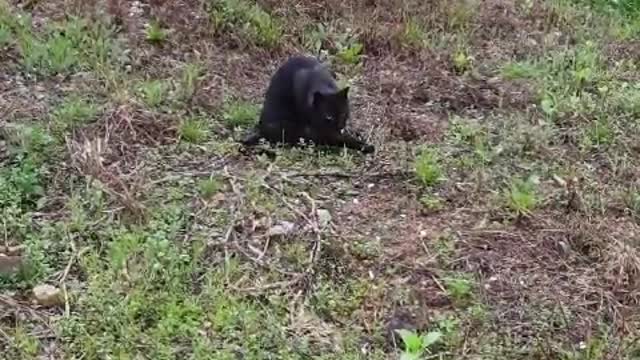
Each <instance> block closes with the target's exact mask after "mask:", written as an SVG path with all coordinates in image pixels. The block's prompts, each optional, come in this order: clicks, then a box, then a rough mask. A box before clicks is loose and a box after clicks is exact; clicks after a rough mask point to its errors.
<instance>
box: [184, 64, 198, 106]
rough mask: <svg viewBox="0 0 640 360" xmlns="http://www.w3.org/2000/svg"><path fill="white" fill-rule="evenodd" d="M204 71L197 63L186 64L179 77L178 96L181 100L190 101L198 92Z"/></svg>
mask: <svg viewBox="0 0 640 360" xmlns="http://www.w3.org/2000/svg"><path fill="white" fill-rule="evenodd" d="M203 73H204V69H203V68H202V66H201V65H199V64H197V63H192V64H187V65H186V66H185V67H184V68H183V70H182V75H181V77H180V96H181V97H182V99H183V100H191V99H192V98H193V97H194V96H195V95H196V92H197V91H198V88H199V86H200V82H201V80H202V79H201V78H202V75H203Z"/></svg>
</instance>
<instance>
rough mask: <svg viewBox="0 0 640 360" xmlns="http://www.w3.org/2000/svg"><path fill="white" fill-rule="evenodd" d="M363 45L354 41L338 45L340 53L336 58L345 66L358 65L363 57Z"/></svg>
mask: <svg viewBox="0 0 640 360" xmlns="http://www.w3.org/2000/svg"><path fill="white" fill-rule="evenodd" d="M363 49H364V46H363V45H362V43H360V42H357V41H353V42H350V43H347V44H344V45H343V44H340V43H338V52H337V53H336V57H337V58H338V59H339V60H340V62H342V63H343V64H345V65H351V66H353V65H358V64H359V63H360V59H361V57H362V50H363Z"/></svg>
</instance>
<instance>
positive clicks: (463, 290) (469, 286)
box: [444, 276, 473, 303]
mask: <svg viewBox="0 0 640 360" xmlns="http://www.w3.org/2000/svg"><path fill="white" fill-rule="evenodd" d="M444 285H445V288H446V290H447V294H448V295H449V296H450V297H451V298H452V299H453V300H454V301H455V302H456V303H463V302H465V301H466V300H468V299H469V298H471V296H472V294H473V293H472V292H473V281H472V280H471V279H469V278H468V277H466V276H456V277H450V278H446V279H444Z"/></svg>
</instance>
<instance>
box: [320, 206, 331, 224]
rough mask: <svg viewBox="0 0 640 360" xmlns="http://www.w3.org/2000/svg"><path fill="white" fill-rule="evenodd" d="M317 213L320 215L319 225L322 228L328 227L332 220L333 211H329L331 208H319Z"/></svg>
mask: <svg viewBox="0 0 640 360" xmlns="http://www.w3.org/2000/svg"><path fill="white" fill-rule="evenodd" d="M317 215H318V225H320V227H321V228H323V227H327V226H328V225H329V223H330V222H331V213H330V212H329V210H326V209H318V211H317Z"/></svg>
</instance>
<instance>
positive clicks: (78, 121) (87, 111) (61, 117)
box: [52, 96, 99, 131]
mask: <svg viewBox="0 0 640 360" xmlns="http://www.w3.org/2000/svg"><path fill="white" fill-rule="evenodd" d="M98 111H99V108H98V106H97V105H96V104H95V103H93V102H92V101H91V100H90V99H87V98H82V97H80V96H70V97H68V98H66V99H65V100H64V101H63V102H61V103H60V104H59V105H58V106H57V107H56V108H55V109H54V110H53V113H52V117H53V121H54V123H55V124H56V127H57V128H58V130H59V131H65V130H67V129H70V128H71V129H73V128H76V127H81V126H83V125H86V124H88V123H90V122H91V121H92V120H94V119H95V117H96V115H97V114H98Z"/></svg>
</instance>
